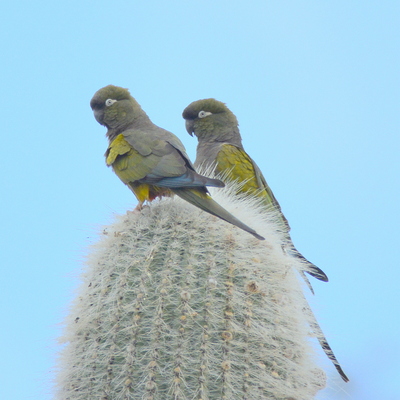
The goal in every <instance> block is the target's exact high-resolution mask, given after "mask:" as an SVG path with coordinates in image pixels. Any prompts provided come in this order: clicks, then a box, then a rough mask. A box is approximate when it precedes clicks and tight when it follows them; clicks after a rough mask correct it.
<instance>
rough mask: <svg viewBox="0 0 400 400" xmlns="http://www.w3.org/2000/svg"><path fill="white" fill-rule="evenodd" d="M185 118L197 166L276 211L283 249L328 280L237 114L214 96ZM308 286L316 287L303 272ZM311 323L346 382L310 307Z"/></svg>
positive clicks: (187, 111) (313, 273)
mask: <svg viewBox="0 0 400 400" xmlns="http://www.w3.org/2000/svg"><path fill="white" fill-rule="evenodd" d="M182 116H183V118H184V119H185V120H186V130H187V131H188V133H189V134H190V135H191V136H193V134H195V135H196V136H197V138H198V146H197V157H196V161H195V163H194V165H195V167H196V168H198V167H201V168H213V169H214V171H215V173H216V174H217V176H218V177H221V178H222V179H229V180H233V181H237V182H238V183H240V184H241V185H238V186H237V187H238V188H239V189H238V190H239V193H240V194H247V195H250V196H255V197H257V198H259V199H260V201H261V203H262V204H263V205H264V206H265V208H266V209H267V210H271V209H272V210H275V211H276V212H277V215H278V216H279V218H280V222H281V224H280V225H281V229H282V230H283V233H284V238H285V243H284V245H283V248H284V250H285V251H286V252H287V253H288V254H290V255H292V256H294V257H296V258H298V259H299V260H301V261H302V265H304V271H305V272H307V273H308V274H310V275H311V276H313V277H315V278H317V279H319V280H321V281H325V282H327V281H328V277H327V276H326V274H325V273H324V272H323V271H322V270H321V269H320V268H318V267H317V266H316V265H314V264H313V263H311V262H310V261H308V260H307V259H306V258H305V257H304V256H303V255H302V254H301V253H300V252H299V251H298V250H297V249H296V247H295V246H294V244H293V242H292V239H291V237H290V233H289V231H290V225H289V223H288V221H287V219H286V218H285V216H284V215H283V213H282V210H281V207H280V205H279V203H278V201H277V200H276V198H275V196H274V194H273V193H272V190H271V189H270V187H269V186H268V184H267V181H266V180H265V178H264V176H263V174H262V172H261V170H260V168H259V167H258V166H257V164H256V163H255V161H254V160H253V159H252V158H251V157H250V156H249V155H248V154H247V153H246V151H245V150H244V148H243V145H242V138H241V136H240V131H239V127H238V121H237V118H236V116H235V115H234V114H233V113H232V112H231V111H230V110H229V108H228V107H227V106H226V105H225V104H224V103H222V102H220V101H217V100H215V99H204V100H198V101H194V102H193V103H191V104H189V105H188V106H187V107H186V108H185V110H184V111H183V114H182ZM301 274H302V276H303V278H304V279H305V281H306V283H307V285H308V287H309V288H310V290H311V291H312V292H313V293H314V291H313V288H312V286H311V284H310V282H309V280H308V278H307V277H306V275H305V274H304V272H303V271H301ZM305 312H306V314H307V318H308V322H309V325H310V327H311V329H312V330H313V332H314V334H315V336H316V337H317V338H318V340H319V342H320V344H321V347H322V349H323V350H324V352H325V354H326V355H327V356H328V358H329V359H330V360H331V361H332V362H333V364H334V366H335V368H336V369H337V371H338V372H339V374H340V376H341V377H342V379H343V380H344V381H346V382H347V381H348V378H347V376H346V374H345V373H344V372H343V370H342V368H341V366H340V364H339V362H338V361H337V359H336V357H335V355H334V353H333V351H332V349H331V348H330V346H329V344H328V342H327V340H326V338H325V336H324V334H323V332H322V330H321V328H320V326H319V325H318V323H317V321H316V319H315V317H314V315H313V313H312V311H311V309H309V308H308V309H307V310H305Z"/></svg>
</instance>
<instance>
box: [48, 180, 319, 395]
mask: <svg viewBox="0 0 400 400" xmlns="http://www.w3.org/2000/svg"><path fill="white" fill-rule="evenodd" d="M232 185H233V184H230V185H228V187H227V188H225V189H216V190H214V191H213V192H212V196H213V198H214V199H215V200H216V201H217V202H218V203H219V204H221V205H222V206H223V207H225V208H226V209H227V210H228V211H230V212H231V213H232V214H233V215H235V216H236V217H237V218H239V219H240V220H242V222H244V223H245V224H247V225H249V226H250V227H252V228H253V229H255V230H256V231H257V232H258V233H259V234H261V235H263V236H264V237H265V238H266V240H265V241H260V240H257V239H256V238H254V237H253V236H251V235H250V234H249V233H247V232H244V231H242V230H240V229H238V228H237V227H234V226H232V225H230V224H228V223H226V222H225V221H222V220H220V219H218V218H216V217H213V216H211V215H209V214H207V213H205V212H203V211H201V210H199V209H197V208H195V207H194V206H192V205H190V204H188V203H186V202H184V201H183V200H181V199H179V198H176V197H175V198H168V199H162V200H160V201H153V202H152V203H151V204H150V205H149V206H148V207H145V208H144V209H143V210H142V212H140V213H132V212H128V213H127V214H126V215H124V216H120V217H118V218H117V221H116V222H115V223H113V224H112V225H110V226H108V227H107V228H105V230H104V235H103V237H102V239H101V240H100V241H99V242H98V243H97V244H96V245H94V247H93V248H92V249H91V252H90V255H89V256H88V259H87V263H86V272H85V273H84V275H83V276H82V284H81V287H80V290H79V294H78V296H77V298H76V299H75V301H74V303H73V305H72V308H71V311H70V313H69V316H68V317H67V320H66V322H65V324H66V328H65V335H64V337H63V338H62V341H63V342H64V343H65V346H64V348H63V350H62V352H61V355H60V360H59V365H58V369H59V371H58V373H57V388H56V396H55V399H57V400H67V399H68V400H87V399H102V400H106V399H107V400H111V399H112V400H119V399H121V400H122V399H124V400H128V399H141V400H142V399H147V400H167V399H174V400H178V399H182V400H183V399H187V400H189V399H190V400H194V399H197V400H200V399H201V400H216V399H227V400H238V399H248V400H250V399H251V400H253V399H260V400H261V399H265V400H266V399H268V400H307V399H313V398H314V397H315V395H316V393H317V392H318V391H319V390H321V389H322V388H323V387H324V386H325V380H326V378H325V374H324V372H323V371H322V370H321V369H320V368H319V367H318V366H317V365H316V364H315V363H314V356H313V353H312V349H311V346H310V344H309V342H308V329H309V326H308V323H307V321H306V320H305V316H304V312H303V310H304V309H306V308H308V305H307V303H306V300H305V299H304V296H303V293H302V287H301V284H300V282H299V278H298V274H297V272H296V271H295V270H296V268H298V269H301V266H300V265H298V261H296V259H294V258H292V257H290V256H288V255H286V254H285V253H284V252H283V251H282V248H281V243H282V240H283V239H282V235H281V233H280V229H279V226H278V225H277V224H276V222H274V221H276V220H277V218H275V215H274V214H273V212H271V213H270V214H267V213H265V211H261V208H260V207H259V206H258V205H257V202H256V200H251V199H249V198H238V197H236V196H234V195H233V194H232V193H233V190H234V188H232Z"/></svg>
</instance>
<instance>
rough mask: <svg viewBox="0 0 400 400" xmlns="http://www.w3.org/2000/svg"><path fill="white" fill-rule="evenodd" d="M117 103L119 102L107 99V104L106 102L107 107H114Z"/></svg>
mask: <svg viewBox="0 0 400 400" xmlns="http://www.w3.org/2000/svg"><path fill="white" fill-rule="evenodd" d="M116 102H117V100H114V99H107V100H106V102H105V105H106V106H107V107H110V106H112V105H113V104H114V103H116Z"/></svg>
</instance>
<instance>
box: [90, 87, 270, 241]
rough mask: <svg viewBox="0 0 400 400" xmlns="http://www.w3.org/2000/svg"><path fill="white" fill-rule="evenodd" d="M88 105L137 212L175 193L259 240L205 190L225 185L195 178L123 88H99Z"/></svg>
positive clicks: (170, 139)
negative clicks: (208, 187)
mask: <svg viewBox="0 0 400 400" xmlns="http://www.w3.org/2000/svg"><path fill="white" fill-rule="evenodd" d="M90 107H91V108H92V110H93V113H94V117H95V119H96V120H97V122H98V123H100V124H101V125H104V126H105V127H106V128H107V129H108V130H107V133H106V136H107V137H108V140H109V146H108V148H107V151H106V153H105V158H106V164H107V166H109V167H110V166H111V167H112V169H113V171H114V172H115V174H116V175H117V176H118V177H119V178H120V179H121V181H122V182H123V183H125V184H126V185H127V186H128V187H129V188H130V189H131V190H132V192H133V193H134V195H135V196H136V198H137V199H138V201H139V204H138V205H137V207H136V210H137V211H140V210H141V209H142V208H143V204H144V203H145V202H146V201H147V202H151V201H152V200H154V199H155V198H157V197H164V196H165V197H170V196H172V195H174V194H176V195H177V196H179V197H181V198H182V199H184V200H186V201H187V202H189V203H191V204H192V205H194V206H196V207H198V208H200V209H201V210H203V211H206V212H208V213H210V214H212V215H214V216H216V217H219V218H221V219H222V220H224V221H226V222H229V223H230V224H232V225H235V226H237V227H238V228H240V229H243V230H244V231H246V232H249V233H250V234H252V235H253V236H254V237H256V238H257V239H259V240H264V237H262V236H261V235H259V234H258V233H257V232H256V231H255V230H254V229H252V228H250V227H248V226H247V225H245V224H244V223H242V222H241V221H239V220H238V219H237V218H235V217H234V216H233V215H232V214H230V213H229V212H228V211H227V210H225V209H224V208H223V207H221V206H220V205H219V204H218V203H217V202H216V201H214V200H213V199H212V198H211V196H210V194H209V192H208V190H207V186H214V187H224V186H225V184H224V183H223V182H222V181H220V180H218V179H212V178H207V177H205V176H202V175H200V174H198V173H197V172H196V171H195V169H194V166H193V164H192V162H191V161H190V159H189V157H188V155H187V154H186V150H185V147H184V146H183V144H182V142H181V141H180V140H179V139H178V137H177V136H175V135H174V134H173V133H171V132H169V131H167V130H165V129H162V128H160V127H158V126H157V125H155V124H153V123H152V122H151V120H150V118H149V117H148V116H147V114H146V113H145V112H144V111H143V110H142V108H141V107H140V105H139V103H138V102H137V101H136V100H135V99H134V98H133V97H132V96H131V95H130V93H129V90H128V89H124V88H122V87H119V86H114V85H108V86H105V87H103V88H101V89H99V90H98V91H97V92H96V93H95V94H94V95H93V98H92V99H91V101H90Z"/></svg>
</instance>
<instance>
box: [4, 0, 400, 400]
mask: <svg viewBox="0 0 400 400" xmlns="http://www.w3.org/2000/svg"><path fill="white" fill-rule="evenodd" d="M0 15H1V18H2V22H1V24H0V26H1V28H0V29H1V30H2V37H3V40H2V41H1V43H0V50H1V54H2V63H1V65H0V71H1V76H2V78H3V79H2V95H1V96H0V107H1V110H2V116H3V118H2V119H3V130H4V132H3V152H2V157H1V163H2V164H3V166H2V168H1V186H2V190H3V191H2V193H3V195H2V207H1V220H2V221H3V230H2V238H1V254H2V256H1V259H2V264H3V265H2V283H3V284H2V286H3V287H2V291H1V292H0V297H1V302H2V307H1V319H0V320H1V321H2V329H1V333H0V339H1V341H0V343H1V347H2V348H1V354H2V359H3V362H2V363H1V366H0V376H1V377H2V379H1V385H0V398H2V399H13V400H39V399H40V400H48V399H51V381H52V373H51V371H52V369H53V366H54V358H55V354H56V338H57V337H58V336H59V335H60V325H59V324H60V322H61V321H62V318H63V315H65V312H66V310H67V307H68V303H69V301H70V300H71V299H72V298H73V289H74V287H75V286H76V284H77V276H78V275H79V271H80V268H81V265H82V261H83V259H84V255H85V253H86V248H87V246H88V245H89V244H90V243H92V242H93V241H95V240H96V232H97V230H98V229H99V227H101V226H102V225H104V224H107V223H109V222H110V221H111V220H112V215H113V214H114V213H124V212H125V211H126V210H127V209H129V208H132V207H133V206H135V204H136V200H135V199H134V197H133V195H132V193H131V192H130V191H129V190H128V189H127V188H126V187H124V185H122V184H121V183H120V181H119V180H118V179H117V178H116V177H115V176H114V175H113V174H112V172H111V170H109V169H107V168H106V167H105V165H104V159H103V153H104V151H105V148H106V139H105V137H104V134H105V130H104V128H102V127H101V126H100V125H98V124H97V122H96V121H95V120H94V118H93V115H92V112H91V110H90V107H89V101H90V99H91V97H92V95H93V94H94V92H95V91H96V90H98V89H99V88H100V87H102V86H105V85H107V84H115V85H119V86H124V87H127V88H129V89H130V91H131V93H132V95H133V96H134V97H136V99H137V100H138V101H139V103H140V104H141V105H142V107H143V108H144V110H145V111H146V112H147V113H148V115H149V116H150V117H151V118H152V120H153V122H155V123H156V124H158V125H160V126H162V127H164V128H166V129H168V130H170V131H172V132H174V133H175V134H176V135H178V136H179V137H180V138H181V140H182V141H183V142H184V144H185V146H186V147H187V150H188V154H189V155H190V156H191V158H192V159H193V160H194V157H195V148H196V140H195V139H193V138H191V137H190V136H189V135H188V134H187V133H186V131H185V128H184V121H183V119H182V118H181V113H182V110H183V109H184V108H185V107H186V106H187V105H188V104H189V103H190V102H192V101H194V100H198V99H200V98H206V97H215V98H217V99H218V100H221V101H224V102H226V103H227V105H228V106H229V108H230V109H231V110H232V111H233V112H234V113H235V114H236V116H237V117H238V119H239V123H240V128H241V132H242V136H243V141H244V145H245V147H246V150H247V151H248V152H249V153H250V154H251V156H252V157H253V158H254V159H255V160H256V162H257V163H258V164H259V166H260V168H261V169H262V171H263V173H264V175H265V177H266V178H267V180H268V182H269V184H270V186H271V188H272V189H273V191H274V193H275V195H276V197H277V198H278V200H279V202H280V204H281V206H282V209H283V211H284V213H285V215H286V217H287V218H288V220H289V221H290V224H291V226H292V237H293V240H294V242H295V244H296V247H297V248H298V249H300V250H301V251H302V253H303V254H304V255H305V256H306V257H307V258H309V259H310V260H312V261H313V262H314V263H315V264H317V265H318V266H320V267H321V268H322V269H323V270H324V271H325V272H326V273H327V274H328V276H329V277H330V282H329V283H322V282H315V283H314V287H315V291H316V295H315V298H314V299H312V302H313V305H314V309H315V310H316V313H317V315H318V319H319V321H320V323H321V326H322V327H323V329H324V331H325V333H326V335H327V337H328V340H329V342H330V344H331V345H332V347H333V349H334V351H335V353H336V355H337V357H338V359H339V361H340V362H341V364H342V366H343V368H344V370H345V371H346V373H347V374H348V375H349V377H350V379H351V381H350V383H348V384H344V383H342V382H341V381H340V379H339V378H338V377H337V375H336V374H335V371H334V370H333V369H332V368H331V366H330V365H329V364H328V363H326V365H327V367H328V373H329V376H330V379H329V387H328V388H327V389H326V390H324V391H323V392H321V393H320V395H319V397H318V399H324V398H326V399H333V400H344V399H353V400H376V399H378V398H379V399H385V400H395V399H398V396H399V393H400V383H399V382H400V381H399V379H398V378H399V376H400V361H399V359H400V347H399V345H398V338H399V334H400V329H399V321H398V315H399V309H400V295H399V290H398V285H399V283H398V282H399V279H400V273H399V267H398V260H397V259H396V257H395V255H396V254H397V251H398V246H399V244H398V243H399V234H398V226H399V222H400V221H399V211H398V204H399V200H400V192H399V171H400V165H399V158H400V157H399V153H400V145H399V128H400V117H399V115H400V114H399V106H400V75H399V70H400V69H399V67H400V65H399V45H400V40H399V36H400V35H399V33H400V28H399V23H398V20H399V15H400V3H398V2H397V1H385V0H383V1H380V2H376V1H368V0H367V1H363V2H355V1H341V0H336V1H302V2H300V1H285V0H283V1H279V2H278V1H274V2H273V1H267V0H264V1H261V0H259V1H258V0H255V1H252V2H243V1H236V0H231V1H218V0H214V1H210V0H204V1H202V2H194V1H187V0H186V1H172V2H165V1H164V2H163V1H152V2H143V1H142V2H138V1H133V0H131V1H122V0H115V1H113V2H111V1H107V2H104V1H101V0H100V1H99V0H98V1H96V2H94V1H76V0H72V1H69V2H50V1H36V2H28V1H26V0H25V1H21V2H14V3H12V2H8V3H7V4H3V5H1V6H0ZM321 358H322V360H323V357H321ZM323 362H324V361H323Z"/></svg>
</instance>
